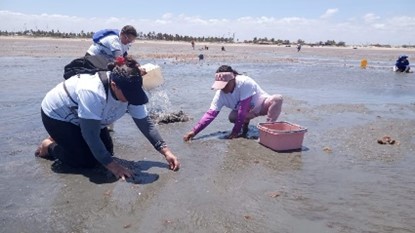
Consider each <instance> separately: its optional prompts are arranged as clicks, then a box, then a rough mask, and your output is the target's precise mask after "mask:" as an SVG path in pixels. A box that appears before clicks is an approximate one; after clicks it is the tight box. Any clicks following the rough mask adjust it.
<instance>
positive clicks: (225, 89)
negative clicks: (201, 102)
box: [183, 65, 283, 141]
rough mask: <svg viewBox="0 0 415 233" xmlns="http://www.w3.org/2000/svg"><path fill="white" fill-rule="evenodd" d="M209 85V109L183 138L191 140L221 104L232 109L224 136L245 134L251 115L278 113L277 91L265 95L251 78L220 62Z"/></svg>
mask: <svg viewBox="0 0 415 233" xmlns="http://www.w3.org/2000/svg"><path fill="white" fill-rule="evenodd" d="M212 89H214V90H216V93H215V96H214V97H213V100H212V102H211V105H210V108H209V110H208V111H207V112H206V113H205V114H204V115H203V117H202V118H201V119H200V120H199V121H198V123H197V124H196V125H195V126H194V127H193V129H192V130H191V131H189V132H188V133H186V134H185V135H184V137H183V140H184V141H189V140H191V139H192V138H193V137H195V136H196V135H197V134H198V133H199V132H200V131H202V130H203V129H204V128H206V126H208V125H209V124H210V123H211V122H212V121H213V120H214V119H215V118H216V116H218V114H219V112H220V110H221V109H222V107H224V106H225V107H228V108H230V109H232V111H231V112H230V114H229V121H230V122H231V123H234V126H233V128H232V131H231V133H230V134H229V135H228V136H227V138H228V139H232V138H236V137H239V136H246V134H247V132H248V125H249V121H250V120H251V119H253V118H255V117H258V116H267V122H274V121H276V120H277V118H278V117H279V115H280V113H281V107H282V102H283V98H282V96H281V95H269V94H268V93H266V92H265V91H264V90H262V88H261V87H260V86H259V85H258V84H257V83H256V82H255V81H254V80H253V79H251V78H250V77H248V76H246V75H241V74H239V73H238V72H237V71H235V70H234V69H232V67H231V66H228V65H222V66H220V67H219V68H218V69H217V71H216V74H215V82H214V83H213V86H212ZM241 131H242V132H241Z"/></svg>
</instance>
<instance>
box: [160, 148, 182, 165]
mask: <svg viewBox="0 0 415 233" xmlns="http://www.w3.org/2000/svg"><path fill="white" fill-rule="evenodd" d="M160 153H162V154H163V155H164V157H165V158H166V160H167V162H168V163H169V168H170V169H171V170H173V171H177V170H179V168H180V163H179V160H177V157H176V156H175V155H174V154H173V153H172V152H171V151H170V150H169V148H167V147H164V148H163V149H161V150H160Z"/></svg>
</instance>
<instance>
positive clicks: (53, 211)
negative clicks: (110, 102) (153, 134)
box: [0, 37, 415, 233]
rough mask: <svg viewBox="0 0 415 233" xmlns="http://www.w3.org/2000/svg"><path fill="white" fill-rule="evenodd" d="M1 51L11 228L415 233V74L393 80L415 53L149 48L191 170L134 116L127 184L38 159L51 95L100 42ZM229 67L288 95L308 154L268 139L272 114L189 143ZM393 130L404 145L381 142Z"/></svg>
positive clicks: (126, 147) (289, 111) (22, 45)
mask: <svg viewBox="0 0 415 233" xmlns="http://www.w3.org/2000/svg"><path fill="white" fill-rule="evenodd" d="M0 43H1V44H2V46H1V48H0V61H1V63H0V64H1V65H0V67H1V68H2V70H3V75H2V76H1V77H0V80H1V81H2V83H3V84H4V86H3V88H2V94H3V95H2V96H3V97H2V100H1V101H0V109H1V111H0V112H1V113H0V116H1V119H2V121H3V123H2V124H1V131H2V132H3V134H2V136H1V140H0V151H1V158H0V175H1V176H2V182H1V186H0V203H1V204H0V205H1V210H0V232H261V233H262V232H319V233H320V232H342V233H343V232H396V233H398V232H399V233H400V232H404V233H411V232H415V195H414V194H415V170H414V167H415V156H414V155H415V136H414V133H413V129H414V128H415V75H414V73H410V74H398V73H394V72H392V66H393V64H394V62H395V60H396V59H397V57H398V56H399V55H401V54H406V55H408V56H409V60H410V61H411V60H412V61H413V62H415V50H414V49H403V48H400V49H398V48H391V49H379V48H357V49H353V48H351V47H346V48H330V47H307V46H303V48H302V50H301V51H300V52H297V50H296V48H295V47H285V46H276V45H275V46H274V45H272V46H271V45H247V44H215V43H196V47H195V49H194V50H193V49H192V47H191V45H190V43H184V42H157V41H136V42H135V43H134V44H133V45H132V48H131V54H132V55H133V56H136V57H138V58H139V60H140V62H142V63H143V64H145V63H153V64H158V65H160V66H161V68H162V71H163V76H164V78H165V84H164V85H163V86H161V87H159V88H157V89H156V90H154V91H152V92H150V93H149V97H150V99H151V101H150V103H149V105H148V107H149V109H162V110H163V111H165V112H167V113H168V112H177V111H179V110H181V111H183V112H185V113H186V114H187V115H188V116H189V117H190V120H189V121H187V122H179V123H171V124H161V125H158V128H159V130H160V133H161V134H162V136H163V137H164V138H165V140H166V141H167V142H168V144H169V146H170V147H171V148H172V150H173V152H174V153H175V154H176V155H177V156H178V158H179V159H180V162H181V163H182V168H181V169H180V170H179V171H178V172H172V171H170V170H168V169H167V165H166V164H165V161H164V159H163V158H162V157H161V156H160V154H158V153H157V152H156V151H155V150H154V149H153V148H152V146H151V145H150V144H149V143H148V142H147V141H146V139H145V138H144V136H143V135H142V134H141V133H140V132H139V131H138V130H137V129H136V127H135V126H134V124H133V122H132V120H131V119H130V118H129V117H128V116H125V117H123V118H122V119H121V120H120V121H117V123H116V125H115V132H114V134H113V138H114V143H115V150H116V151H115V154H116V157H117V159H118V160H119V161H120V162H121V163H124V164H125V166H128V167H130V168H131V169H133V170H134V171H135V172H136V173H137V177H136V179H134V180H133V181H129V182H123V181H117V180H115V179H113V178H112V177H111V175H110V174H108V172H106V171H104V170H82V171H81V170H73V169H69V168H66V167H64V166H62V165H61V164H59V162H57V161H49V160H44V159H39V158H36V157H34V156H33V152H34V150H35V149H36V147H37V146H38V144H39V143H40V141H41V140H42V139H43V138H44V137H46V136H47V135H46V131H45V130H44V128H43V125H42V123H41V119H40V111H39V110H40V103H41V101H42V99H43V97H44V95H45V94H46V92H47V91H48V90H49V89H51V88H52V87H53V86H55V85H57V84H58V83H59V82H61V81H62V78H61V77H62V71H63V66H64V65H65V64H67V63H68V62H69V61H70V60H71V59H73V58H76V57H80V56H82V55H83V54H84V53H85V51H86V49H87V48H88V47H89V45H90V43H91V41H90V40H81V39H49V38H40V39H32V38H22V37H0ZM204 46H208V47H209V49H208V50H205V49H203V48H204ZM222 46H224V47H225V49H226V50H225V51H221V47H222ZM199 54H203V55H204V57H205V59H204V60H203V61H199V59H198V55H199ZM362 59H366V60H367V61H368V67H367V68H366V69H361V68H360V67H359V65H360V61H361V60H362ZM221 64H229V65H232V67H234V68H236V70H238V71H240V72H241V73H246V74H247V75H249V76H251V77H252V78H254V79H255V80H257V82H258V83H259V84H260V85H261V86H262V87H263V88H264V89H265V90H266V91H267V92H269V93H280V94H282V95H283V96H284V104H283V112H282V114H281V116H280V119H279V120H281V121H289V122H293V123H296V124H299V125H301V126H304V127H306V128H307V129H308V131H307V133H306V134H305V137H304V142H303V147H302V148H301V150H299V151H292V152H275V151H272V150H270V149H269V148H266V147H264V146H262V145H261V144H259V143H258V141H257V138H258V135H259V132H258V129H257V128H256V124H258V123H260V122H263V121H265V119H264V118H261V117H260V118H257V119H255V120H253V121H252V122H251V125H250V132H249V136H250V137H249V138H248V139H246V138H238V139H235V140H225V139H224V135H226V134H227V133H229V131H230V130H231V128H232V125H231V124H230V123H229V122H228V121H227V115H228V113H229V111H227V110H225V109H224V110H223V111H222V112H221V114H220V115H219V116H218V118H217V119H216V120H215V121H214V122H213V123H212V124H211V125H209V126H208V128H206V129H205V130H204V131H202V132H201V133H200V134H199V135H198V136H197V137H196V138H195V140H193V141H192V142H191V143H184V142H183V140H182V137H183V135H184V134H185V133H186V132H187V131H188V130H190V129H191V128H192V126H193V125H194V124H195V123H196V122H197V120H198V119H199V118H200V117H201V116H202V115H203V113H204V112H205V111H206V110H207V109H208V107H209V104H210V101H211V99H212V97H213V92H212V91H211V90H210V85H211V83H212V81H213V73H214V72H215V70H216V69H217V67H218V66H219V65H221ZM384 136H389V137H391V138H392V139H393V140H395V143H393V144H380V143H379V142H378V140H379V139H382V138H383V137H384Z"/></svg>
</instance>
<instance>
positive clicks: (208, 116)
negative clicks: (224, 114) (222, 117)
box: [193, 109, 219, 135]
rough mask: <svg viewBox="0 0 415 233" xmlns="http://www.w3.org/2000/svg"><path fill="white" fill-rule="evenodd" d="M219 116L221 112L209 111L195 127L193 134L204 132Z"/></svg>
mask: <svg viewBox="0 0 415 233" xmlns="http://www.w3.org/2000/svg"><path fill="white" fill-rule="evenodd" d="M218 114H219V111H216V110H212V109H209V110H208V111H207V112H206V113H205V114H204V115H203V117H202V118H201V119H200V120H199V122H197V124H196V125H195V126H194V127H193V132H194V133H195V135H196V134H198V133H199V132H200V131H202V130H203V129H204V128H206V126H208V125H209V124H210V123H211V122H212V121H213V120H214V119H215V118H216V117H217V116H218Z"/></svg>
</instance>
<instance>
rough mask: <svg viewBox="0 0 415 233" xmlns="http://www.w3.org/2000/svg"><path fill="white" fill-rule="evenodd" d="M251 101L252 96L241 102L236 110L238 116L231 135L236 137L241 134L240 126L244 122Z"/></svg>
mask: <svg viewBox="0 0 415 233" xmlns="http://www.w3.org/2000/svg"><path fill="white" fill-rule="evenodd" d="M251 99H252V96H250V97H248V98H246V99H244V100H242V101H241V105H240V108H239V109H238V116H237V118H236V121H235V125H234V126H233V129H232V134H235V135H238V134H239V133H240V132H241V129H242V125H243V123H244V122H245V117H246V115H247V114H248V112H249V108H250V104H251Z"/></svg>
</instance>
